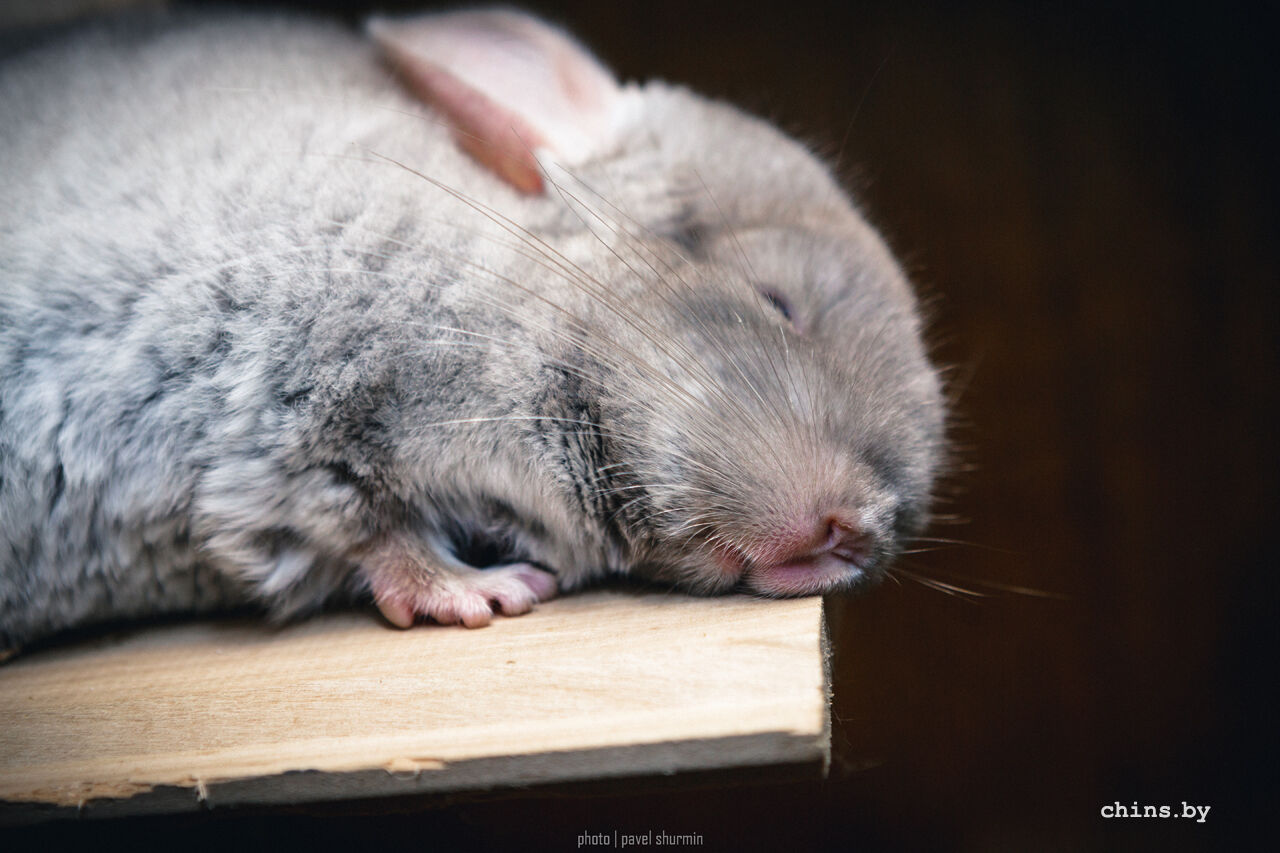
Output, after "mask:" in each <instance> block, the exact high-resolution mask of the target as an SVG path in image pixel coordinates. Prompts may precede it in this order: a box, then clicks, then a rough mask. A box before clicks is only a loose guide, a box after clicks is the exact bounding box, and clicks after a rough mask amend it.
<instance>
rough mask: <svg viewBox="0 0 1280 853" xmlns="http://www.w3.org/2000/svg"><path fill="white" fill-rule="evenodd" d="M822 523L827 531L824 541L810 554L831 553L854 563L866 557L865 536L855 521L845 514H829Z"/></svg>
mask: <svg viewBox="0 0 1280 853" xmlns="http://www.w3.org/2000/svg"><path fill="white" fill-rule="evenodd" d="M823 524H824V525H825V527H826V531H827V533H826V537H825V541H823V543H822V545H820V546H819V547H818V548H817V549H815V550H814V551H812V552H810V556H812V557H819V556H821V555H823V554H831V555H832V556H833V557H839V558H840V559H841V560H844V561H845V562H846V563H853V564H854V565H858V564H860V563H861V562H862V561H863V560H865V559H866V558H867V555H868V553H869V550H868V543H867V537H866V536H864V535H863V534H862V531H861V530H860V529H859V528H858V525H857V522H855V521H853V520H851V519H849V518H848V517H845V516H836V515H831V516H828V517H827V518H826V520H825V521H824V522H823Z"/></svg>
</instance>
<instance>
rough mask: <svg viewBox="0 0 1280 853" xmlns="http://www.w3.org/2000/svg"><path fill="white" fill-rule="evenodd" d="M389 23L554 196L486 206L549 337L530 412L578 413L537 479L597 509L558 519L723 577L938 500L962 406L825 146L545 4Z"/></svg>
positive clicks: (504, 166)
mask: <svg viewBox="0 0 1280 853" xmlns="http://www.w3.org/2000/svg"><path fill="white" fill-rule="evenodd" d="M370 31H371V32H372V33H373V35H374V36H375V38H376V39H377V40H378V42H379V43H380V44H381V46H382V47H383V49H384V51H385V52H386V53H387V55H388V56H389V58H390V60H391V62H392V63H393V64H394V66H395V67H396V68H397V70H398V71H399V73H400V76H401V78H402V79H403V80H404V81H405V82H406V83H407V84H408V85H409V86H410V87H411V88H412V89H413V90H414V91H416V92H417V93H419V94H420V95H421V96H423V97H425V98H426V99H428V100H430V101H431V102H432V103H433V104H434V105H435V106H437V107H438V108H439V109H440V110H441V111H442V112H443V113H444V115H446V116H447V117H448V119H449V121H450V123H451V125H452V126H453V128H454V130H455V135H456V138H457V139H458V140H459V141H460V142H461V143H462V146H463V147H464V148H466V149H467V150H468V151H469V152H470V153H472V154H473V156H474V157H475V159H477V160H478V161H479V162H481V163H482V164H484V165H485V166H487V167H488V168H489V169H490V170H492V171H493V172H494V173H495V174H497V175H498V176H500V177H502V178H503V179H504V180H505V181H506V182H507V183H508V184H509V185H510V186H511V187H512V188H514V189H516V190H517V191H519V192H522V193H526V194H528V195H529V196H532V197H541V198H543V199H544V200H546V199H549V200H550V201H551V202H552V204H550V205H546V204H541V205H534V206H533V207H531V208H530V209H531V210H533V209H536V210H537V211H538V213H537V215H536V216H535V217H533V218H534V219H537V220H538V224H537V226H536V227H535V228H532V229H526V227H525V225H524V224H523V223H516V222H514V221H512V220H510V219H507V218H506V217H504V216H503V215H502V214H501V213H498V212H495V211H493V210H492V209H490V208H488V207H484V206H482V205H478V204H474V203H472V207H473V208H474V209H475V211H476V212H479V213H481V214H482V215H483V216H484V217H485V218H487V219H489V220H490V221H491V222H496V223H498V224H499V225H500V226H501V227H502V228H503V229H504V230H505V231H506V233H507V234H508V236H509V237H511V238H512V239H513V242H515V243H517V244H518V248H517V249H516V255H517V256H518V257H520V258H522V259H523V260H522V261H521V263H522V264H523V267H524V271H523V273H514V272H513V273H512V275H511V276H510V277H509V278H506V280H507V286H508V288H509V290H510V291H511V293H512V294H513V298H515V299H516V300H517V301H518V302H519V303H520V305H521V309H520V310H521V312H522V318H523V319H522V321H521V324H520V325H521V326H522V327H523V328H522V332H521V334H522V335H523V336H525V339H526V340H532V341H536V342H537V343H536V345H535V347H534V350H533V351H518V350H512V356H513V357H514V358H515V359H517V360H521V361H525V362H529V361H532V362H535V363H536V364H534V365H533V366H532V367H529V366H527V365H526V368H525V369H528V370H531V371H533V373H534V374H535V375H536V376H537V377H539V381H538V382H537V383H535V385H534V388H535V389H536V390H532V391H530V392H529V396H528V398H527V400H526V401H525V402H526V404H527V406H528V417H529V418H530V419H532V420H537V419H543V420H542V422H543V423H544V424H552V423H554V424H557V425H558V426H557V427H556V434H557V436H558V438H557V440H556V441H554V442H552V443H551V444H550V445H548V444H546V443H545V442H544V444H543V446H542V448H541V451H540V452H541V455H542V458H543V460H544V462H545V463H546V464H544V465H543V466H542V468H541V470H542V472H543V475H544V476H550V477H551V478H552V479H553V480H554V479H558V480H560V481H561V482H560V483H559V486H558V487H554V488H552V487H544V488H540V489H539V491H540V492H541V493H543V494H560V495H561V496H564V495H565V494H568V495H569V498H568V502H569V503H570V504H573V505H574V506H573V509H575V510H576V509H580V510H582V511H583V516H582V517H578V518H576V519H575V518H574V517H573V515H572V512H570V511H566V512H564V513H562V514H561V520H560V521H559V522H553V523H552V524H550V525H549V527H550V528H552V529H556V528H558V529H560V530H561V531H563V533H564V535H561V536H560V537H559V539H560V540H561V541H562V542H565V543H573V544H574V547H579V546H580V545H581V543H584V542H592V543H597V544H598V545H599V546H600V548H601V549H602V554H603V555H602V556H599V557H597V558H596V559H599V560H602V561H604V562H605V563H607V564H608V566H607V567H608V568H610V569H613V570H616V571H629V572H632V573H635V574H639V575H642V576H646V577H652V578H655V579H659V580H663V581H672V582H676V583H678V584H680V585H681V586H683V587H685V588H689V589H692V590H696V591H703V592H715V591H723V590H726V589H729V588H733V587H735V586H741V587H744V588H746V589H749V590H752V591H756V592H760V593H765V594H779V595H787V594H808V593H815V592H822V591H826V590H830V589H835V588H839V587H842V586H848V585H850V584H852V583H855V582H857V581H859V580H860V579H862V578H865V577H869V576H874V575H875V574H877V573H878V572H879V571H880V570H882V569H883V567H884V566H885V565H886V563H887V561H888V560H889V559H890V558H891V557H892V556H893V555H894V553H895V551H896V550H898V548H899V544H900V543H901V542H902V540H903V537H905V536H908V535H910V534H911V533H913V532H914V531H916V530H918V529H919V527H920V526H921V525H922V523H923V522H924V520H925V517H926V514H927V506H928V498H929V493H930V489H931V487H932V481H933V477H934V473H935V468H936V467H937V464H938V457H939V454H940V447H941V441H942V421H943V406H942V402H941V395H940V391H939V383H938V379H937V375H936V373H935V371H934V370H933V368H932V367H931V366H930V364H929V362H928V360H927V358H926V355H925V352H924V349H923V346H922V344H921V328H920V321H919V315H918V312H917V308H916V303H915V299H914V296H913V295H912V293H911V290H910V287H909V285H908V283H907V281H906V279H905V277H904V275H903V274H902V272H901V270H900V268H899V266H898V265H897V263H896V262H895V261H894V259H893V257H892V256H891V255H890V253H889V252H888V250H887V249H886V247H885V245H884V244H883V242H882V241H881V239H880V238H879V236H878V235H877V234H876V233H875V232H874V230H873V229H872V228H871V227H870V226H868V225H867V224H866V222H865V221H864V220H863V218H862V217H861V216H860V215H859V213H858V212H857V210H856V209H855V208H854V206H853V205H852V204H851V202H850V201H849V200H848V197H847V196H846V195H845V194H844V193H843V192H842V190H841V189H840V187H839V186H838V184H837V183H836V181H835V180H834V179H833V178H832V176H831V174H830V173H829V171H828V170H827V169H826V168H825V167H824V166H823V165H822V164H821V163H820V162H819V161H818V160H817V159H816V158H814V157H813V156H812V155H811V154H810V153H809V152H808V151H807V150H805V149H804V147H803V146H801V145H799V144H798V143H796V142H794V141H793V140H791V139H789V138H787V137H785V136H784V135H783V134H781V133H780V132H778V131H777V130H775V129H774V128H772V127H771V126H769V125H767V124H766V123H764V122H761V121H759V120H757V119H755V118H752V117H750V116H747V115H745V114H743V113H742V112H740V111H738V110H736V109H734V108H732V107H729V106H727V105H724V104H720V103H716V102H712V101H708V100H707V99H704V98H701V97H698V96H696V95H694V94H691V93H689V92H687V91H685V90H683V89H680V88H676V87H671V86H667V85H665V84H661V83H650V84H646V85H643V86H634V85H628V86H620V85H619V84H617V83H616V82H615V81H614V80H613V78H612V75H610V74H609V72H608V71H606V70H605V69H604V68H602V67H601V66H600V65H599V64H598V63H597V62H596V60H595V59H593V58H592V57H591V56H590V55H589V54H587V53H586V52H585V51H584V50H583V49H582V48H581V47H579V46H578V45H576V44H575V43H573V42H572V41H571V40H569V39H568V38H567V37H566V36H564V35H563V34H562V33H560V32H559V31H557V30H554V29H552V28H550V27H547V26H546V25H545V24H541V23H539V22H537V21H534V20H532V19H529V18H527V17H524V16H520V15H516V14H514V13H508V12H492V13H459V14H453V15H445V16H433V17H427V18H415V19H408V20H403V21H397V20H388V19H378V20H375V21H374V22H372V23H371V25H370ZM445 189H446V190H447V188H445ZM464 201H465V200H464ZM514 372H518V371H513V373H514ZM548 472H549V474H548ZM544 511H545V510H544ZM546 512H549V511H546ZM553 514H554V513H553ZM570 529H572V530H570ZM526 534H527V530H526ZM532 538H535V539H536V538H538V537H537V536H533V537H532ZM549 538H556V537H555V535H554V533H552V532H550V531H544V536H543V539H544V541H543V542H542V543H541V545H535V546H534V547H533V548H532V549H531V550H533V551H535V552H540V553H541V554H548V553H549V550H548V548H547V544H548V543H547V542H546V541H545V540H546V539H549ZM597 553H598V554H599V553H601V551H597ZM548 559H558V560H560V561H563V562H573V561H574V558H571V557H569V556H567V555H566V554H561V556H559V557H558V558H556V557H548ZM576 559H578V560H581V559H582V557H581V555H580V554H579V556H578V557H577V558H576ZM570 582H572V579H570Z"/></svg>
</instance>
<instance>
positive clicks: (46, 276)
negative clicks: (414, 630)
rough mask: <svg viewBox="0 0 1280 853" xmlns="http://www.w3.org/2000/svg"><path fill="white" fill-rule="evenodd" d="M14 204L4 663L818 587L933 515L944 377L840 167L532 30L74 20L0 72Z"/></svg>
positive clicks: (2, 369)
mask: <svg viewBox="0 0 1280 853" xmlns="http://www.w3.org/2000/svg"><path fill="white" fill-rule="evenodd" d="M0 202H2V203H0V649H5V648H9V649H13V648H17V647H20V646H22V645H24V644H27V643H29V642H32V641H35V640H38V639H40V638H41V637H45V636H48V635H50V634H52V633H53V632H57V631H59V630H62V629H65V628H68V627H72V626H77V625H82V624H87V623H91V622H96V621H101V620H106V619H120V618H131V617H136V616H141V615H146V614H157V613H166V612H192V611H202V610H210V609H213V608H221V607H227V606H233V605H241V604H246V603H257V604H260V605H262V606H263V608H264V609H265V610H266V611H267V612H269V613H270V614H272V615H273V616H275V617H278V618H290V617H294V616H297V615H299V614H303V613H306V612H308V611H311V610H313V609H315V608H317V607H319V606H321V605H322V604H325V603H327V602H333V601H342V600H348V601H356V600H359V599H360V597H362V596H364V597H366V598H367V597H368V596H370V595H371V596H372V598H373V600H374V601H375V602H376V603H377V605H378V607H379V609H380V610H381V612H382V613H383V614H384V615H385V616H386V618H387V619H388V620H389V621H390V622H392V623H394V624H396V625H400V626H408V625H410V624H412V623H413V621H414V620H415V619H416V618H418V617H429V618H431V619H434V620H435V621H437V622H443V623H462V624H465V625H467V626H470V627H475V626H478V625H484V624H486V623H488V622H489V620H490V619H491V616H492V614H493V612H494V611H495V610H498V611H500V612H502V613H504V614H507V615H515V614H519V613H523V612H525V611H527V610H529V609H530V608H531V607H532V606H533V605H534V603H535V602H536V601H538V600H540V599H545V598H547V597H549V596H551V595H552V594H554V593H555V591H556V590H557V589H559V590H569V589H573V588H575V587H578V586H580V585H582V584H583V583H585V582H587V581H589V580H591V579H593V578H598V577H600V576H602V575H605V574H608V573H620V574H629V575H633V576H638V577H641V578H647V579H650V580H654V581H657V582H661V583H670V584H674V585H677V586H679V587H681V588H684V589H686V590H689V591H692V592H697V593H716V592H723V591H730V590H745V591H749V592H754V593H758V594H764V595H807V594H815V593H822V592H827V591H831V590H835V589H839V588H845V587H849V586H852V585H855V584H857V583H860V582H862V581H863V580H864V579H870V578H875V577H877V576H879V575H881V574H883V572H884V570H885V568H886V565H887V563H888V561H889V560H890V559H891V558H892V557H893V556H894V555H895V553H897V552H898V551H899V550H900V549H901V545H902V542H903V541H904V538H905V537H909V536H911V535H913V534H914V533H915V532H917V531H918V530H919V528H920V526H921V525H922V524H923V523H924V521H925V519H926V517H927V511H928V500H929V493H930V490H931V488H932V484H933V480H934V476H935V471H936V468H937V467H938V464H939V458H940V455H941V452H942V441H943V439H942V433H943V420H944V406H943V403H942V398H941V394H940V390H939V381H938V378H937V374H936V372H935V370H934V369H933V368H932V367H931V365H930V364H929V362H928V360H927V357H926V354H925V351H924V348H923V346H922V343H921V323H920V320H919V314H918V310H917V305H916V300H915V298H914V296H913V294H912V292H911V289H910V287H909V284H908V282H907V281H906V279H905V277H904V275H903V274H902V272H901V270H900V268H899V266H898V265H897V263H896V262H895V261H894V259H893V257H892V256H891V255H890V253H889V252H888V250H887V249H886V248H885V246H884V244H883V242H882V241H881V239H880V237H879V236H878V235H877V234H876V233H875V231H874V230H873V229H872V228H871V227H870V226H869V225H868V224H867V223H866V222H865V221H864V220H863V218H862V217H861V216H860V215H859V213H858V211H857V209H856V208H855V207H854V206H853V204H852V203H851V202H850V201H849V199H848V197H847V196H846V194H845V193H844V192H843V191H842V190H841V189H840V187H839V186H838V184H837V182H836V181H835V180H834V179H833V177H832V175H831V174H830V172H829V170H828V169H827V168H826V167H825V166H824V165H823V164H822V163H820V162H819V161H818V160H817V159H816V158H815V157H813V156H812V155H811V154H810V153H809V152H808V151H806V150H805V148H804V147H802V146H801V145H799V144H797V143H796V142H794V141H792V140H791V139H788V138H787V137H785V136H784V135H782V134H781V133H780V132H779V131H777V130H775V129H774V128H773V127H771V126H769V125H768V124H766V123H764V122H761V121H760V120H758V119H755V118H752V117H750V116H747V115H745V114H743V113H742V112H740V111H738V110H737V109H735V108H733V107H730V106H727V105H725V104H722V103H717V102H713V101H710V100H707V99H705V98H702V97H699V96H697V95H695V94H692V93H690V92H688V91H686V90H685V89H682V88H680V87H677V86H671V85H667V84H663V83H647V84H644V85H634V84H628V85H620V84H619V83H617V82H616V81H615V79H614V77H613V75H612V74H611V73H610V72H609V71H608V70H606V69H605V68H603V67H602V66H601V65H600V64H599V63H598V62H597V61H596V60H595V59H594V58H593V57H592V56H591V55H590V54H588V53H587V52H586V51H585V50H584V49H583V48H582V47H581V46H579V45H578V44H577V43H575V42H573V41H572V40H571V39H570V38H569V37H568V36H566V35H565V34H564V33H563V32H561V31H559V30H557V29H555V28H553V27H551V26H549V25H547V24H545V23H542V22H540V21H538V20H535V19H533V18H530V17H527V16H525V15H522V14H519V13H516V12H510V11H483V12H460V13H449V14H443V15H435V16H425V17H413V18H402V19H375V20H373V21H371V22H370V23H369V24H368V26H367V28H366V31H365V32H363V33H356V32H350V31H347V30H344V29H343V28H341V27H340V26H337V25H330V24H326V23H323V22H316V21H311V20H308V19H304V18H297V17H289V16H271V15H250V16H245V15H229V14H222V15H214V16H209V15H198V16H194V17H172V16H164V15H160V16H142V17H129V18H125V19H122V20H118V21H115V22H111V23H107V24H100V25H96V26H91V27H88V28H86V29H83V30H81V31H79V32H77V33H75V34H74V35H72V36H70V37H67V38H64V39H62V40H61V41H59V42H58V43H54V44H45V45H43V46H41V47H38V48H32V49H28V50H26V51H25V52H23V53H21V54H19V55H17V56H12V57H10V58H9V59H8V60H6V61H5V63H4V64H3V66H2V67H0Z"/></svg>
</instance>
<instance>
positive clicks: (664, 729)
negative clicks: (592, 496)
mask: <svg viewBox="0 0 1280 853" xmlns="http://www.w3.org/2000/svg"><path fill="white" fill-rule="evenodd" d="M820 623H821V602H820V601H819V600H818V599H801V600H792V601H756V600H751V599H747V598H739V597H734V598H718V599H692V598H686V597H680V596H674V595H662V594H656V593H634V592H627V591H597V592H593V593H589V594H585V595H579V596H570V597H566V598H564V599H561V600H559V601H554V602H550V603H548V604H544V605H541V606H540V607H539V608H538V609H537V610H536V611H535V612H533V613H531V614H528V615H526V616H523V617H520V618H518V619H496V620H495V621H494V623H493V624H492V625H491V626H490V627H488V628H485V629H482V630H478V631H465V630H461V629H457V628H445V627H440V626H419V627H417V628H414V629H413V630H410V631H405V632H400V631H395V630H391V629H389V628H387V627H385V626H384V625H382V624H381V623H380V622H378V621H377V620H376V619H375V618H374V617H372V616H371V615H369V614H365V613H350V614H338V615H332V616H327V617H323V618H319V619H315V620H312V621H308V622H305V623H302V624H299V625H295V626H291V627H289V628H286V629H283V630H273V629H270V628H267V627H264V626H262V625H259V624H255V623H251V622H202V623H195V624H184V625H178V626H170V627H163V628H155V629H149V630H139V631H137V632H133V633H129V634H124V635H115V636H111V637H104V638H100V639H97V640H95V641H92V642H89V643H85V644H81V645H77V646H74V647H70V648H58V649H52V650H48V651H45V652H42V653H38V654H34V655H31V656H29V657H26V658H19V659H17V660H15V661H12V662H11V663H9V664H7V665H5V666H3V667H0V801H7V802H9V803H15V802H17V803H29V804H52V805H55V806H61V807H82V806H83V805H84V804H85V803H87V802H89V801H91V800H100V799H101V798H107V799H115V800H121V799H124V800H127V801H128V804H127V805H126V807H125V808H124V809H123V811H125V812H134V811H153V810H160V811H171V810H175V809H181V808H196V807H203V808H207V807H210V806H216V805H227V804H232V803H263V802H300V801H306V800H313V799H339V798H346V797H367V796H386V795H391V794H396V793H411V792H421V791H443V790H462V789H468V790H470V789H476V788H488V787H493V786H505V785H514V784H519V785H526V784H535V783H545V782H562V781H569V780H577V779H584V778H599V777H609V776H625V775H633V774H649V773H671V772H676V771H683V770H706V769H718V768H731V767H740V766H759V765H768V764H786V763H800V762H812V763H813V764H814V766H815V768H821V767H822V766H823V765H824V762H825V760H826V755H827V750H828V725H827V690H826V679H825V676H824V672H823V663H822V657H821V650H820V635H821V627H820ZM299 771H309V772H299ZM111 805H112V808H111V811H112V812H113V813H119V812H120V811H121V804H120V803H119V802H117V803H114V804H111ZM18 811H19V812H21V810H18ZM9 812H10V813H11V814H12V813H13V812H14V810H13V809H12V807H10V808H9Z"/></svg>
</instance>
